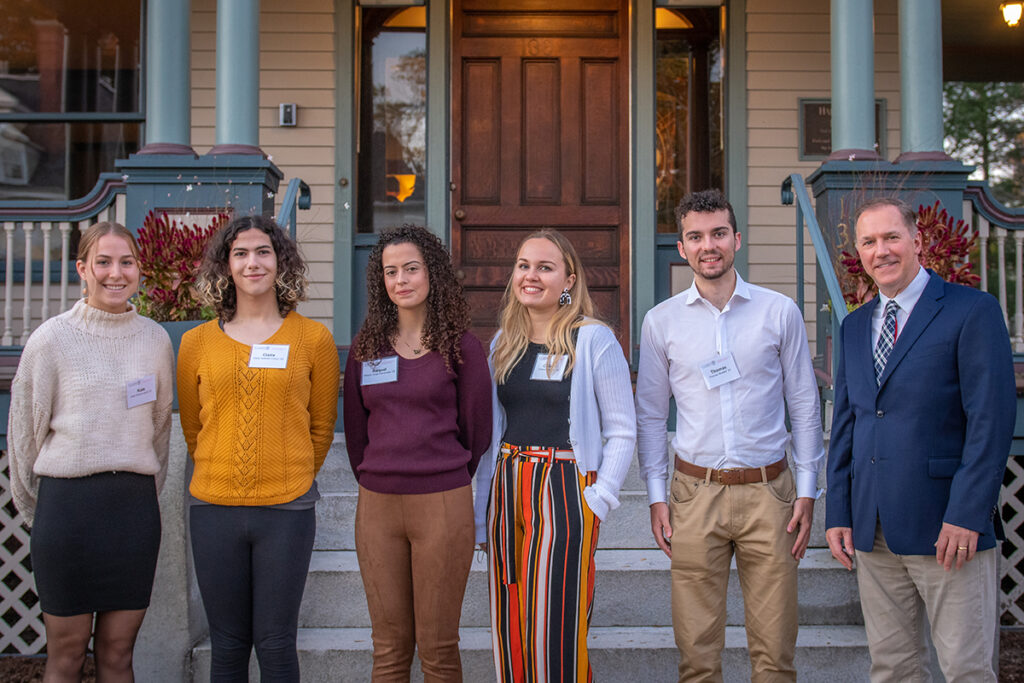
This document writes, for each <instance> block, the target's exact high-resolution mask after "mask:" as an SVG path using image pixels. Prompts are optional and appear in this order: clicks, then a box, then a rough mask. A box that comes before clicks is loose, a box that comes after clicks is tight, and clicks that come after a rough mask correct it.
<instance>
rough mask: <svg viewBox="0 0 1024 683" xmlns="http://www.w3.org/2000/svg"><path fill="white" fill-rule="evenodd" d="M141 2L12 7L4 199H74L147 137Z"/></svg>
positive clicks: (1, 105) (2, 103)
mask: <svg viewBox="0 0 1024 683" xmlns="http://www.w3.org/2000/svg"><path fill="white" fill-rule="evenodd" d="M141 34H142V13H141V3H140V1H139V0H108V2H105V3H104V4H103V6H102V8H100V7H99V6H97V5H94V4H91V3H85V2H80V1H79V0H5V2H4V3H3V12H2V13H0V199H35V200H39V199H75V198H78V197H82V196H84V195H85V194H87V193H88V192H89V190H91V189H92V188H93V186H94V185H95V184H96V180H97V177H98V176H99V174H100V173H101V172H104V171H113V170H114V160H115V159H120V158H124V157H126V156H128V155H129V154H131V153H132V152H135V151H136V150H137V149H138V147H139V143H140V139H141V134H142V122H143V115H142V108H141V104H140V79H141V68H140V65H141V60H142V41H141Z"/></svg>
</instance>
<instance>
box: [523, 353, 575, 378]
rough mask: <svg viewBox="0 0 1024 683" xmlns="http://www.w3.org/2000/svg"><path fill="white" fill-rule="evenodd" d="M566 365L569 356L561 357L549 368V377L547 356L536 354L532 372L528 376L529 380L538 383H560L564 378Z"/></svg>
mask: <svg viewBox="0 0 1024 683" xmlns="http://www.w3.org/2000/svg"><path fill="white" fill-rule="evenodd" d="M567 365H569V356H562V357H561V358H559V359H558V360H557V361H555V365H554V367H552V368H551V374H550V375H549V374H548V354H546V353H538V354H537V360H536V361H534V363H533V372H532V373H531V374H530V379H534V380H538V381H540V382H561V381H562V378H563V377H565V368H566V366H567Z"/></svg>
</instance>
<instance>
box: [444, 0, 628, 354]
mask: <svg viewBox="0 0 1024 683" xmlns="http://www.w3.org/2000/svg"><path fill="white" fill-rule="evenodd" d="M454 12H455V14H454V30H453V38H452V44H453V60H452V126H453V134H452V140H453V155H452V183H453V190H452V220H451V226H452V256H453V258H454V260H455V264H456V268H457V272H458V273H459V275H460V277H462V284H463V286H464V287H465V290H466V295H467V297H468V299H469V301H470V305H471V306H472V310H473V326H474V331H475V332H476V333H477V334H478V335H479V336H480V337H481V338H482V339H485V340H488V339H490V337H491V335H492V334H493V332H494V330H495V328H496V326H497V315H498V312H499V308H500V301H501V295H502V293H503V291H504V289H505V284H506V282H507V281H508V278H509V276H510V274H511V272H512V262H513V260H514V259H515V250H516V246H517V245H518V244H519V241H520V240H521V239H522V238H523V237H524V236H525V235H527V234H528V233H530V232H532V231H534V230H537V229H539V228H542V227H550V228H556V229H558V230H560V231H562V232H563V233H565V234H566V236H567V237H568V238H569V239H570V240H571V241H572V243H573V244H574V246H575V247H576V250H577V251H578V252H579V254H580V257H581V258H582V260H583V264H584V268H585V270H586V277H587V281H588V285H589V288H590V293H591V295H592V296H593V298H594V301H595V303H596V304H597V307H598V314H599V315H600V317H601V318H603V319H604V320H606V321H607V322H608V323H609V324H611V325H612V327H613V329H614V330H615V332H616V334H617V335H618V337H619V341H620V343H622V345H623V348H624V349H625V350H626V351H627V357H628V356H629V353H628V348H629V282H630V279H629V262H630V258H629V254H630V251H629V244H630V241H629V229H628V226H629V177H630V176H629V171H628V163H629V154H628V151H629V150H628V147H627V143H628V138H629V135H628V119H629V117H628V112H629V109H628V102H629V81H628V71H629V69H628V64H629V61H628V54H629V52H628V50H629V45H628V21H627V18H628V13H627V2H626V0H543V1H538V0H520V1H519V2H512V1H509V0H456V1H455V3H454Z"/></svg>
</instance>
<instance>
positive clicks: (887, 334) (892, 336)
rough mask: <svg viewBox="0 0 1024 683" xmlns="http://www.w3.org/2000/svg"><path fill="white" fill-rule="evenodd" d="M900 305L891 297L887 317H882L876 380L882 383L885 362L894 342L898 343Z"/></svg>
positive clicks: (876, 357) (876, 354) (877, 352)
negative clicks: (897, 322)
mask: <svg viewBox="0 0 1024 683" xmlns="http://www.w3.org/2000/svg"><path fill="white" fill-rule="evenodd" d="M899 309H900V305H899V304H898V303H896V300H895V299H889V303H887V304H886V305H885V318H883V319H882V334H880V335H878V343H877V344H875V381H876V382H877V383H878V384H879V385H881V383H882V372H883V371H884V370H885V362H886V361H887V360H889V354H890V353H892V347H893V344H895V343H896V311H898V310H899Z"/></svg>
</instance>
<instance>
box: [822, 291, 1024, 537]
mask: <svg viewBox="0 0 1024 683" xmlns="http://www.w3.org/2000/svg"><path fill="white" fill-rule="evenodd" d="M929 272H930V271H929ZM930 275H931V278H930V280H929V281H928V284H927V285H926V286H925V290H924V293H923V294H922V295H921V298H920V299H919V300H918V302H917V304H916V305H915V306H914V309H913V310H912V311H911V313H910V317H909V318H908V319H907V322H906V325H905V326H904V329H903V330H901V331H900V333H899V336H898V337H897V339H896V344H895V345H894V346H893V350H892V354H891V355H890V356H889V360H888V362H887V363H886V367H885V371H884V372H883V374H882V379H881V385H879V384H877V383H876V382H875V370H874V361H873V345H872V343H871V341H872V340H871V336H872V335H871V313H872V311H873V310H874V309H875V306H878V305H879V298H878V297H875V298H874V299H873V300H872V301H870V302H868V303H867V304H864V305H863V306H861V307H860V308H859V309H857V310H856V311H854V312H853V313H851V314H850V315H849V316H847V318H846V320H844V321H843V326H842V331H841V338H842V346H841V351H840V355H839V369H838V371H837V374H836V381H835V412H834V413H833V418H832V438H831V445H830V448H829V454H828V498H827V505H826V508H825V525H826V527H828V528H832V527H852V528H853V544H854V547H855V548H856V549H857V550H860V551H865V552H866V551H870V550H871V549H872V547H873V545H874V535H875V522H876V520H879V521H880V522H881V525H882V531H883V533H884V534H885V540H886V544H887V545H888V546H889V549H890V550H892V551H893V552H894V553H896V554H899V555H932V554H934V553H935V546H934V544H935V541H936V540H937V539H938V536H939V531H940V530H941V528H942V523H943V522H948V523H950V524H955V525H956V526H960V527H965V528H967V529H972V530H974V531H977V532H978V533H979V534H981V535H980V537H979V538H978V550H985V549H988V548H991V547H993V546H994V545H995V534H994V530H993V513H994V511H995V508H996V504H997V502H998V500H999V489H1000V486H1001V485H1002V482H1003V471H1004V470H1005V468H1006V459H1007V456H1008V455H1009V452H1010V441H1011V439H1012V438H1013V426H1014V420H1015V418H1016V388H1015V382H1014V376H1013V357H1012V355H1011V351H1010V341H1009V335H1008V334H1007V331H1006V324H1005V323H1004V322H1003V314H1002V312H1001V311H1000V309H999V304H998V302H997V301H996V300H995V298H993V297H992V296H991V295H989V294H986V293H984V292H980V291H978V290H975V289H971V288H970V287H965V286H963V285H954V284H950V283H948V282H945V281H943V280H942V278H940V277H939V276H938V275H936V274H935V273H931V272H930Z"/></svg>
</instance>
